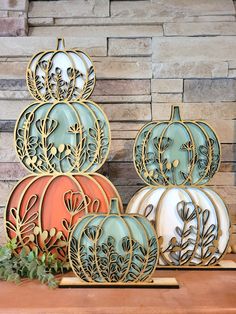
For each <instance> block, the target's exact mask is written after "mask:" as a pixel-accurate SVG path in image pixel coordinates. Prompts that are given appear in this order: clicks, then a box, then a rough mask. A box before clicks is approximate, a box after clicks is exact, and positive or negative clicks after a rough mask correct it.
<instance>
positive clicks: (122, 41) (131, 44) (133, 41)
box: [108, 38, 152, 56]
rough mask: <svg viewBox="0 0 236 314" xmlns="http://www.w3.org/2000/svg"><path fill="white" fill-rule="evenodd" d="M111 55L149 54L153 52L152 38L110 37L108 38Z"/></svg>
mask: <svg viewBox="0 0 236 314" xmlns="http://www.w3.org/2000/svg"><path fill="white" fill-rule="evenodd" d="M108 54H109V55H110V56H148V55H151V54H152V47H151V39H150V38H129V39H126V38H110V39H108Z"/></svg>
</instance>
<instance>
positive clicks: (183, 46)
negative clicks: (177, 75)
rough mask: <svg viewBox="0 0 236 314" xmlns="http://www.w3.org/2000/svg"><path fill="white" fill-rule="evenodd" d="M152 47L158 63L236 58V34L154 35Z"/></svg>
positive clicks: (154, 59) (154, 58) (155, 60)
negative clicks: (197, 35) (199, 35)
mask: <svg viewBox="0 0 236 314" xmlns="http://www.w3.org/2000/svg"><path fill="white" fill-rule="evenodd" d="M152 49H153V55H152V57H153V61H154V62H158V63H162V62H163V63H165V62H197V61H209V62H212V61H214V62H215V61H225V60H235V58H236V57H235V51H236V36H225V37H222V36H217V37H174V38H172V37H154V38H153V40H152Z"/></svg>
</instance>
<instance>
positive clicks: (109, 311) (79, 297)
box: [0, 270, 236, 314]
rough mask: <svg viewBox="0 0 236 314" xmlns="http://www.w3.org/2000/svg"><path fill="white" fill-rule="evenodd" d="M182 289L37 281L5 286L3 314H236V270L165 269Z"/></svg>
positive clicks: (0, 297) (1, 285)
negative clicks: (75, 285)
mask: <svg viewBox="0 0 236 314" xmlns="http://www.w3.org/2000/svg"><path fill="white" fill-rule="evenodd" d="M155 276H159V277H176V278H177V280H178V281H179V284H180V288H179V289H124V288H123V289H109V288H108V289H99V288H97V289H90V288H89V289H54V290H53V289H49V288H48V287H47V286H45V285H42V284H40V283H38V282H37V281H26V282H23V283H22V284H20V285H15V284H13V283H8V282H0V313H4V314H7V313H14V314H15V313H16V314H21V313H27V314H28V313H29V314H35V313H38V314H39V313H40V314H44V313H50V314H54V313H55V314H60V313H63V314H67V313H70V314H74V313H79V314H88V313H96V314H129V313H132V314H139V313H140V314H144V313H145V314H154V313H155V314H157V313H171V314H174V313H178V314H184V313H191V314H192V313H193V314H194V313H196V314H199V313H207V314H209V313H212V314H217V313H219V314H224V313H231V314H232V313H236V271H234V270H214V271H213V270H207V271H205V270H204V271H202V270H190V271H188V270H159V271H156V273H155Z"/></svg>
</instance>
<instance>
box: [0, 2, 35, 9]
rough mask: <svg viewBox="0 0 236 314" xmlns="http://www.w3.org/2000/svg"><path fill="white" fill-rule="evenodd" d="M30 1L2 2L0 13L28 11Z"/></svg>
mask: <svg viewBox="0 0 236 314" xmlns="http://www.w3.org/2000/svg"><path fill="white" fill-rule="evenodd" d="M28 3H29V1H28V0H1V1H0V11H2V10H7V11H27V9H28Z"/></svg>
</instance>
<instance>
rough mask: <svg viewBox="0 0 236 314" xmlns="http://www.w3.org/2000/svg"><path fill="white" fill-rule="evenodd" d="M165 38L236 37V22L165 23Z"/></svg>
mask: <svg viewBox="0 0 236 314" xmlns="http://www.w3.org/2000/svg"><path fill="white" fill-rule="evenodd" d="M164 35H165V36H207V35H214V36H219V35H220V36H223V35H225V36H229V35H236V22H201V23H165V24H164Z"/></svg>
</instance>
